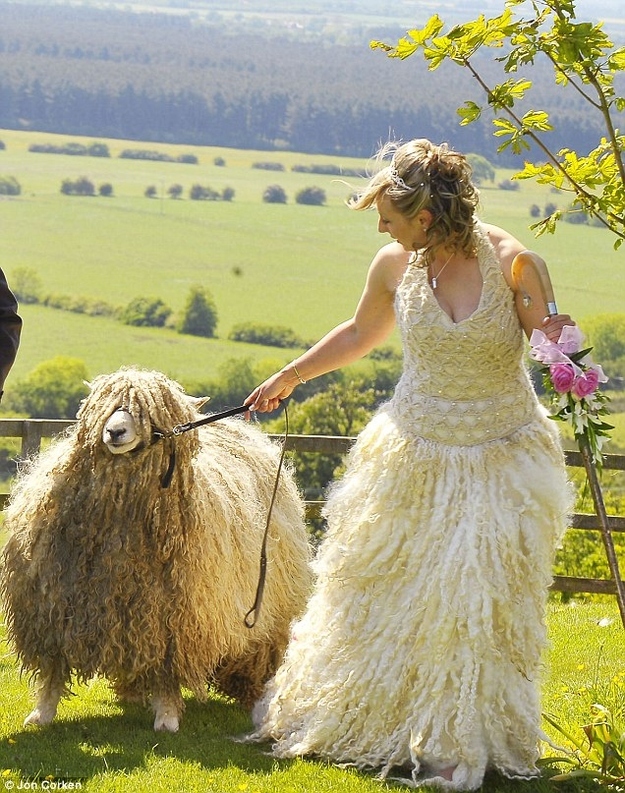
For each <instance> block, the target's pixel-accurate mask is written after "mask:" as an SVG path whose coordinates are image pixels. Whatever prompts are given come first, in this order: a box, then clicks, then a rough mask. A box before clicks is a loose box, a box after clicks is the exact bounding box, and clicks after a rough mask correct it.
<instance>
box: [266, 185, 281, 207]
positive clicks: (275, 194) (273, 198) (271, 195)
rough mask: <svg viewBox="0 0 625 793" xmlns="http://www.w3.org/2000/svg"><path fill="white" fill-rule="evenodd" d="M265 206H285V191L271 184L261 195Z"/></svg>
mask: <svg viewBox="0 0 625 793" xmlns="http://www.w3.org/2000/svg"><path fill="white" fill-rule="evenodd" d="M263 201H264V202H265V204H286V191H285V190H284V188H283V187H280V185H279V184H271V185H269V187H266V188H265V191H264V193H263Z"/></svg>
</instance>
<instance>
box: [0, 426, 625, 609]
mask: <svg viewBox="0 0 625 793" xmlns="http://www.w3.org/2000/svg"><path fill="white" fill-rule="evenodd" d="M73 423H74V422H73V421H70V420H65V419H0V437H6V438H21V449H20V453H19V454H20V457H21V458H24V459H25V458H27V457H30V456H31V455H33V454H35V453H36V452H38V451H39V449H40V448H41V443H42V440H43V439H44V438H51V437H54V436H55V435H58V434H59V433H61V432H63V431H64V430H66V429H67V428H68V427H71V426H72V424H73ZM272 437H275V438H280V437H281V436H279V435H275V436H272ZM354 440H355V438H352V437H345V436H338V435H289V437H288V439H287V449H288V450H289V451H297V452H312V453H317V454H346V453H347V452H348V451H349V449H350V448H351V446H352V444H353V443H354ZM565 456H566V464H567V466H569V467H572V468H583V466H584V463H583V460H582V455H581V454H580V452H574V451H567V452H565ZM603 467H604V469H607V470H617V471H625V455H622V454H606V455H604V466H603ZM8 495H9V494H8V493H0V509H2V508H3V507H4V506H5V504H6V501H7V499H8ZM323 503H324V502H323V501H307V502H306V514H307V516H308V517H317V516H319V514H320V512H321V509H322V507H323ZM608 525H609V529H610V531H611V532H625V516H619V515H611V516H609V520H608ZM569 526H570V527H571V528H572V529H576V530H581V531H593V530H595V531H600V530H601V523H600V519H599V517H598V516H597V515H595V514H589V513H575V514H574V515H572V516H571V520H570V523H569ZM552 589H554V590H556V591H558V592H569V593H578V592H589V593H595V594H607V595H615V594H616V582H615V581H613V580H610V579H596V578H575V577H573V576H555V577H554V581H553V585H552Z"/></svg>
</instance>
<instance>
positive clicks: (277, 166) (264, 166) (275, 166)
mask: <svg viewBox="0 0 625 793" xmlns="http://www.w3.org/2000/svg"><path fill="white" fill-rule="evenodd" d="M252 168H259V169H260V170H261V171H283V170H284V165H282V163H281V162H254V163H252Z"/></svg>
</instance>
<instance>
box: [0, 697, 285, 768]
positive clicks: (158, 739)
mask: <svg viewBox="0 0 625 793" xmlns="http://www.w3.org/2000/svg"><path fill="white" fill-rule="evenodd" d="M119 708H120V712H118V713H114V714H112V715H90V716H85V717H80V716H71V717H65V718H63V716H57V718H56V719H55V721H54V722H52V724H50V725H49V726H46V727H24V728H22V729H20V730H17V731H15V732H13V733H11V734H9V735H8V736H6V737H5V739H4V740H2V741H0V769H10V770H11V771H14V772H16V773H18V774H19V775H20V777H21V778H24V779H36V778H45V777H47V776H52V777H54V778H56V779H65V780H67V779H82V780H87V779H90V778H91V777H93V776H96V775H97V774H101V773H103V772H109V771H110V772H115V771H123V772H125V773H130V772H132V771H133V770H135V769H142V768H145V767H146V764H147V762H148V760H149V759H150V758H159V757H171V758H175V759H177V760H179V761H181V762H185V763H193V764H197V765H199V766H200V767H202V768H204V769H218V768H225V767H227V766H228V765H234V766H236V767H238V768H240V769H241V770H244V771H246V772H260V773H263V772H264V773H269V772H271V771H272V770H275V768H276V764H277V763H278V761H277V760H276V759H275V758H274V757H271V756H269V755H268V754H267V751H268V747H267V746H262V745H257V744H244V743H240V742H237V741H236V740H235V739H236V738H237V737H239V736H241V735H242V734H244V733H246V732H248V731H249V730H250V729H251V727H252V724H251V721H250V718H249V715H248V713H247V712H246V711H244V710H242V709H241V708H240V707H239V706H237V705H236V704H234V703H231V702H228V701H225V700H219V699H212V698H211V699H209V700H208V701H207V702H204V703H201V702H197V701H196V700H194V699H192V700H188V701H187V702H186V710H185V713H184V716H183V718H182V721H181V725H180V731H179V732H177V733H167V732H155V731H154V730H153V728H152V722H153V714H152V712H151V711H150V710H149V709H148V708H145V707H141V706H140V705H134V704H133V705H127V704H124V705H120V706H119ZM278 765H279V766H280V767H287V766H288V765H289V761H280V762H279V763H278Z"/></svg>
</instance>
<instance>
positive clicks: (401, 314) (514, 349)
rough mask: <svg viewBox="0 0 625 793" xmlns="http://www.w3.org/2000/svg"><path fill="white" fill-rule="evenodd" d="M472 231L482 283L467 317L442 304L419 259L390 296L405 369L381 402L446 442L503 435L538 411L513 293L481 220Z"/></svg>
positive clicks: (422, 433)
mask: <svg viewBox="0 0 625 793" xmlns="http://www.w3.org/2000/svg"><path fill="white" fill-rule="evenodd" d="M477 236H478V251H477V258H478V262H479V267H480V272H481V274H482V280H483V285H482V294H481V297H480V302H479V305H478V307H477V308H476V310H475V311H474V312H473V314H471V315H470V316H469V317H467V318H466V319H464V320H462V321H460V322H457V323H456V322H454V321H453V320H452V319H451V318H450V317H449V315H448V314H447V313H446V312H445V311H444V310H443V309H442V308H441V306H440V305H439V303H438V301H437V299H436V296H435V294H434V292H433V291H432V288H431V287H430V284H429V282H428V277H427V268H425V267H423V266H419V265H420V261H419V259H417V261H416V262H415V263H414V264H410V265H409V266H408V268H407V270H406V272H405V274H404V277H403V279H402V281H401V283H400V285H399V286H398V288H397V292H396V296H395V313H396V316H397V322H398V325H399V329H400V333H401V336H402V343H403V350H404V369H403V374H402V376H401V379H400V381H399V383H398V384H397V388H396V390H395V394H394V396H393V398H392V399H391V401H390V403H389V404H388V406H387V408H388V410H389V412H390V414H391V415H392V416H393V419H394V421H395V422H396V423H397V424H398V425H399V426H400V427H402V429H403V430H404V431H405V432H406V433H407V434H409V435H413V436H418V437H421V438H426V439H429V440H434V441H439V442H441V443H445V444H450V445H460V446H470V445H474V444H477V443H483V442H485V441H489V440H494V439H497V438H503V437H505V436H506V435H508V434H510V433H511V432H513V431H514V430H515V429H518V428H519V427H521V426H523V425H525V424H527V423H528V422H529V421H531V420H532V419H533V418H534V417H535V416H536V411H537V410H538V401H537V399H536V396H535V394H534V391H533V389H532V386H531V382H530V380H529V377H528V374H527V370H526V368H525V364H524V357H523V353H524V337H523V332H522V329H521V326H520V323H519V319H518V315H517V313H516V310H515V306H514V296H513V293H512V291H511V290H510V288H509V287H508V285H507V283H506V281H505V279H504V277H503V274H502V272H501V267H500V264H499V262H498V260H497V256H496V253H495V250H494V248H493V247H492V245H491V244H490V242H489V240H488V238H487V237H486V234H485V233H484V232H483V231H482V229H481V227H480V226H479V225H478V227H477Z"/></svg>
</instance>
